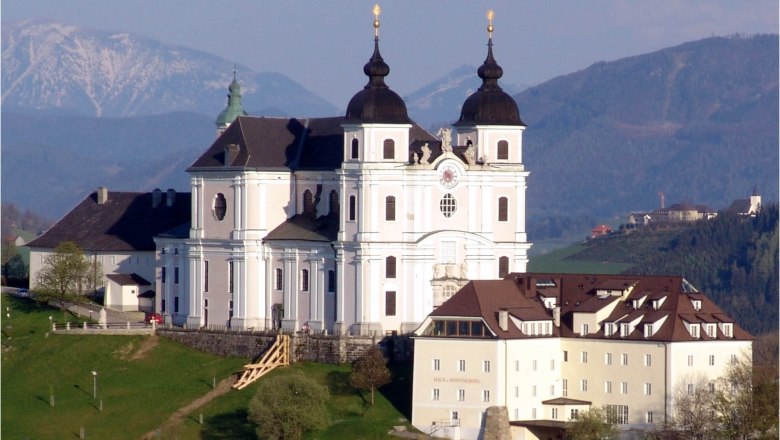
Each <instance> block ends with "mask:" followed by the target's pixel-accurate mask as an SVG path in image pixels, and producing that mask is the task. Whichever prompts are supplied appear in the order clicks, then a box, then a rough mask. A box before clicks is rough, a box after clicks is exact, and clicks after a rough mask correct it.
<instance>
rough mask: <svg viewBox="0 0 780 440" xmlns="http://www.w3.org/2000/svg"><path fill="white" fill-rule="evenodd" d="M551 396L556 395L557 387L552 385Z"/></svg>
mask: <svg viewBox="0 0 780 440" xmlns="http://www.w3.org/2000/svg"><path fill="white" fill-rule="evenodd" d="M550 395H551V396H554V395H555V385H550Z"/></svg>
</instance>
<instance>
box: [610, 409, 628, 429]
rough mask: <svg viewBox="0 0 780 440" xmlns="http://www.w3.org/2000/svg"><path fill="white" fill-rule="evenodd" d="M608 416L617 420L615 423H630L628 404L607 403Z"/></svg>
mask: <svg viewBox="0 0 780 440" xmlns="http://www.w3.org/2000/svg"><path fill="white" fill-rule="evenodd" d="M607 417H609V418H611V419H613V420H615V423H617V424H619V425H625V424H626V423H628V406H627V405H607Z"/></svg>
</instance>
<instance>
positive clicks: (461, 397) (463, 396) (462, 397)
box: [458, 390, 466, 402]
mask: <svg viewBox="0 0 780 440" xmlns="http://www.w3.org/2000/svg"><path fill="white" fill-rule="evenodd" d="M465 400H466V390H458V401H459V402H463V401H465Z"/></svg>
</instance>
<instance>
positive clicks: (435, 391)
mask: <svg viewBox="0 0 780 440" xmlns="http://www.w3.org/2000/svg"><path fill="white" fill-rule="evenodd" d="M432 399H433V400H439V389H438V388H434V389H433V396H432Z"/></svg>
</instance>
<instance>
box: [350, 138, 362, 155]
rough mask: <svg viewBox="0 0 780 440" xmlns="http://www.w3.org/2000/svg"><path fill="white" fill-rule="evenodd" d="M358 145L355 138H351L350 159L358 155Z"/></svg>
mask: <svg viewBox="0 0 780 440" xmlns="http://www.w3.org/2000/svg"><path fill="white" fill-rule="evenodd" d="M358 145H360V142H358V140H357V139H352V151H351V159H357V158H358V157H359V155H358V151H359V150H358Z"/></svg>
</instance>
